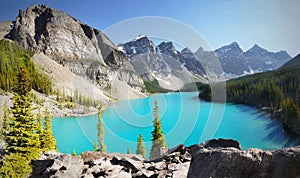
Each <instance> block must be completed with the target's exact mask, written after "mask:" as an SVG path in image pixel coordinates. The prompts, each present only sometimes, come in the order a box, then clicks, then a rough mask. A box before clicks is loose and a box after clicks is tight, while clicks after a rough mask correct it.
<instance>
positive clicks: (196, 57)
mask: <svg viewBox="0 0 300 178" xmlns="http://www.w3.org/2000/svg"><path fill="white" fill-rule="evenodd" d="M118 49H120V50H121V51H123V52H124V54H125V55H126V56H127V57H128V58H130V60H131V63H132V65H133V66H134V68H135V70H136V71H137V72H138V73H139V74H140V75H141V76H142V77H143V78H144V79H147V80H153V77H154V78H156V79H157V80H158V81H159V80H164V79H163V78H168V77H169V78H172V77H176V78H180V80H182V82H181V83H187V82H185V81H188V82H191V81H193V80H194V76H198V77H199V76H200V77H202V78H210V79H221V80H223V79H228V78H234V77H239V76H242V75H246V74H252V73H256V72H263V71H267V70H275V69H277V68H279V67H280V66H281V65H282V64H284V63H285V62H287V61H289V60H290V59H291V57H290V56H289V55H288V53H287V52H285V51H279V52H276V53H274V52H269V51H267V50H266V49H263V48H261V47H259V46H258V45H254V46H253V47H252V48H251V49H249V50H248V51H246V52H244V51H243V50H242V49H241V48H240V46H239V44H238V43H237V42H233V43H231V44H229V45H225V46H223V47H221V48H219V49H216V50H214V51H205V50H204V49H203V48H201V47H200V48H199V49H198V50H197V51H196V52H193V51H192V50H190V49H189V48H187V47H186V48H184V49H182V50H181V51H177V49H176V48H175V46H174V45H173V43H172V42H161V43H160V44H159V45H157V46H155V44H154V43H153V42H152V41H151V39H150V38H148V37H147V36H146V35H142V36H139V37H137V38H136V39H134V40H132V41H130V42H127V43H125V44H120V45H119V46H118ZM183 73H184V74H185V75H183ZM158 75H159V77H157V76H158ZM191 76H192V77H191ZM215 76H216V78H214V77H215ZM187 77H189V78H192V79H191V80H186V79H185V78H187ZM167 88H168V87H167Z"/></svg>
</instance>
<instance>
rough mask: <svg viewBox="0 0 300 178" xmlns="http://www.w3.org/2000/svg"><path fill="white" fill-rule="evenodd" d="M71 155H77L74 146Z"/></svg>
mask: <svg viewBox="0 0 300 178" xmlns="http://www.w3.org/2000/svg"><path fill="white" fill-rule="evenodd" d="M71 155H72V156H76V155H77V153H76V150H75V148H74V150H73V152H72V154H71Z"/></svg>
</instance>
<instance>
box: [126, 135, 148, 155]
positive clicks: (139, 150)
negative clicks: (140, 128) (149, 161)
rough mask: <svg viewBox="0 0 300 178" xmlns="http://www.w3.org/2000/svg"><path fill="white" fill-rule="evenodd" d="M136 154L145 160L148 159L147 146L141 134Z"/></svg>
mask: <svg viewBox="0 0 300 178" xmlns="http://www.w3.org/2000/svg"><path fill="white" fill-rule="evenodd" d="M127 152H128V151H127ZM136 154H139V155H142V156H143V157H144V158H146V149H145V144H144V139H143V135H142V134H139V138H138V140H137V144H136Z"/></svg>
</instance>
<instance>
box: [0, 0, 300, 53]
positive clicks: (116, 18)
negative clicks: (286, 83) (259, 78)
mask: <svg viewBox="0 0 300 178" xmlns="http://www.w3.org/2000/svg"><path fill="white" fill-rule="evenodd" d="M32 4H46V5H48V6H51V7H54V8H57V9H59V10H63V11H65V12H67V13H68V14H70V15H71V16H74V17H75V18H77V19H79V20H80V21H82V22H84V23H86V24H88V25H91V26H93V27H95V28H97V29H99V30H105V29H107V28H108V27H109V26H111V25H114V24H116V23H117V22H120V21H123V20H127V19H130V18H137V17H142V16H161V17H167V18H171V19H175V20H177V21H179V22H182V23H184V24H187V25H189V26H191V27H192V28H194V29H195V30H196V31H197V32H198V33H199V34H201V36H202V37H203V38H204V39H205V40H206V41H207V42H208V44H209V45H210V46H211V48H213V49H216V48H219V47H221V46H223V45H226V44H229V43H231V42H233V41H236V42H238V43H239V44H240V46H241V48H242V49H243V50H247V49H249V48H251V47H252V46H253V45H254V44H258V45H260V46H262V47H264V48H266V49H268V50H271V51H278V50H287V51H288V53H289V54H290V55H291V56H295V55H296V54H298V53H300V31H299V29H300V23H299V22H300V20H299V18H300V1H299V0H187V1H182V0H172V1H171V0H151V1H146V0H145V1H142V0H128V1H125V0H84V1H82V0H1V6H0V21H5V20H14V19H15V17H16V16H17V14H18V10H19V9H23V10H24V9H26V8H27V7H28V6H30V5H32Z"/></svg>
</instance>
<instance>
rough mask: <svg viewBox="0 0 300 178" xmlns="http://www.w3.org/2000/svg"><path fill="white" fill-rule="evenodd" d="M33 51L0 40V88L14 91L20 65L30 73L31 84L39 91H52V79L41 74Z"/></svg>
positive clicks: (46, 92) (47, 92)
mask: <svg viewBox="0 0 300 178" xmlns="http://www.w3.org/2000/svg"><path fill="white" fill-rule="evenodd" d="M32 56H33V52H31V51H29V50H25V49H23V48H22V47H20V46H18V45H15V44H14V43H12V42H10V41H7V40H0V88H1V89H3V90H4V91H13V90H14V88H16V85H17V82H18V79H17V75H18V73H19V69H20V67H22V68H23V69H24V70H26V71H27V72H28V73H29V76H30V77H29V80H30V82H29V84H30V85H31V86H32V87H33V88H34V89H35V90H37V91H39V92H41V93H45V94H50V93H51V87H52V83H51V81H50V79H49V78H48V77H47V76H45V75H43V74H41V73H40V72H39V71H38V70H37V69H36V67H35V66H34V64H33V62H32V61H31V60H30V58H31V57H32Z"/></svg>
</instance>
